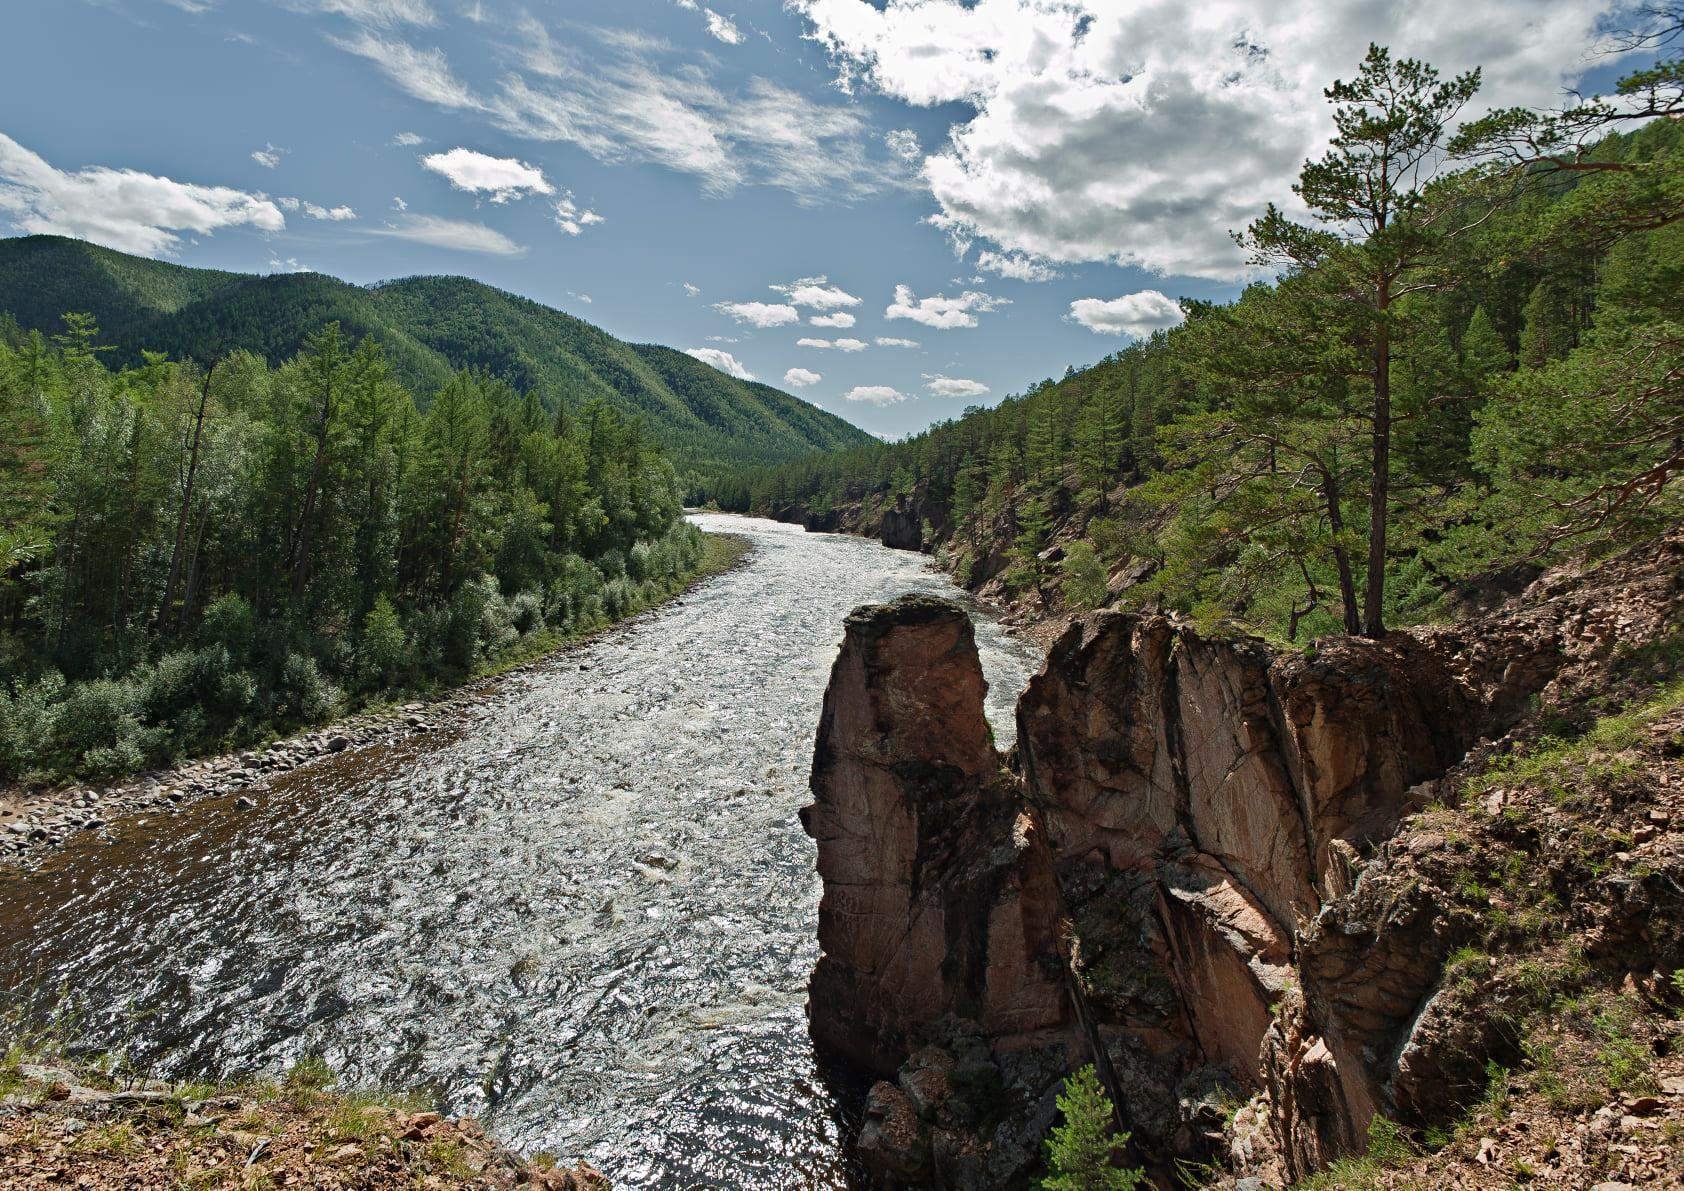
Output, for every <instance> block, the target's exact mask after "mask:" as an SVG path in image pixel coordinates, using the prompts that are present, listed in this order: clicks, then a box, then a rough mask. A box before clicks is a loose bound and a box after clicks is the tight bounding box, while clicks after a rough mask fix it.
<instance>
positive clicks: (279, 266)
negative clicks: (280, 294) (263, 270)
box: [269, 256, 311, 273]
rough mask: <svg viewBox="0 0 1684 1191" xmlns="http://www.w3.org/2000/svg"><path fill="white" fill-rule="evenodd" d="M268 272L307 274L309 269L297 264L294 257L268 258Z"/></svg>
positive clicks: (296, 259)
mask: <svg viewBox="0 0 1684 1191" xmlns="http://www.w3.org/2000/svg"><path fill="white" fill-rule="evenodd" d="M269 272H271V273H309V272H311V269H310V268H309V267H308V266H306V265H301V264H299V263H298V258H297V257H295V256H288V257H275V256H272V257H270V258H269Z"/></svg>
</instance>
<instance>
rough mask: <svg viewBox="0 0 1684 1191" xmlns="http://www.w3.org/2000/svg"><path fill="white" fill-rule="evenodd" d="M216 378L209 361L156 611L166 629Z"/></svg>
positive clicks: (171, 613)
mask: <svg viewBox="0 0 1684 1191" xmlns="http://www.w3.org/2000/svg"><path fill="white" fill-rule="evenodd" d="M214 375H216V363H215V361H212V363H211V366H210V368H209V369H208V370H207V371H206V372H205V383H204V386H203V387H202V388H201V389H200V390H199V409H198V412H197V413H196V414H195V415H194V417H193V442H192V445H191V447H190V448H189V450H188V455H187V478H186V479H185V481H183V483H182V488H181V509H180V511H178V512H177V513H176V518H175V545H174V546H172V547H171V548H170V574H169V578H168V579H167V580H165V582H164V606H163V607H162V608H161V609H160V610H159V616H158V619H159V620H160V621H162V622H163V623H164V624H165V625H168V624H170V623H171V622H172V621H173V620H174V618H175V599H176V594H177V591H178V589H179V588H180V586H181V564H182V552H183V550H184V548H185V547H186V545H187V521H188V518H189V516H190V512H191V510H192V507H193V483H194V481H195V480H196V479H197V478H198V475H199V443H200V441H201V439H202V437H203V435H204V429H205V406H206V405H207V403H208V402H209V401H210V387H211V377H212V376H214Z"/></svg>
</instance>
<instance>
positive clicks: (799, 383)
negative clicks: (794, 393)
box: [784, 368, 824, 389]
mask: <svg viewBox="0 0 1684 1191" xmlns="http://www.w3.org/2000/svg"><path fill="white" fill-rule="evenodd" d="M823 379H824V377H823V375H821V374H820V373H817V372H814V371H813V370H812V369H811V368H791V369H790V370H789V371H788V372H786V373H784V384H786V385H794V386H795V387H796V388H798V389H805V388H806V387H807V386H808V385H816V384H818V383H819V382H820V381H821V380H823Z"/></svg>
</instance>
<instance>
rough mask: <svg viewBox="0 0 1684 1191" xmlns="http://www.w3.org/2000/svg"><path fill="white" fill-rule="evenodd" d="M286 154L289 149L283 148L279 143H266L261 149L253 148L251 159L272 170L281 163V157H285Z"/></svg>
mask: <svg viewBox="0 0 1684 1191" xmlns="http://www.w3.org/2000/svg"><path fill="white" fill-rule="evenodd" d="M286 154H287V150H285V149H283V148H281V147H280V146H279V145H273V144H269V145H264V146H263V148H261V149H253V150H252V151H251V159H252V160H253V161H255V162H257V164H258V165H260V166H262V167H263V168H264V169H266V170H272V169H274V168H275V167H276V166H278V165H280V164H281V158H283V157H285V156H286Z"/></svg>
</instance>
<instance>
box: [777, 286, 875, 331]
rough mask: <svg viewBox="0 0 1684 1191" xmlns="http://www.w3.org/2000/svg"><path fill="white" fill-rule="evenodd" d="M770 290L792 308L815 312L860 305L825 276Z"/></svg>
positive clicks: (854, 298)
mask: <svg viewBox="0 0 1684 1191" xmlns="http://www.w3.org/2000/svg"><path fill="white" fill-rule="evenodd" d="M768 288H770V289H773V290H776V291H777V292H778V293H780V294H782V295H783V296H784V297H785V298H787V299H788V300H789V302H790V305H792V306H806V307H809V308H810V309H813V310H839V309H841V308H842V307H844V306H858V305H859V304H860V299H858V298H856V297H855V296H854V295H853V294H850V293H849V292H848V291H847V290H845V289H843V288H842V287H841V286H838V285H831V284H830V278H828V277H826V276H824V275H823V274H821V275H819V276H817V277H801V278H798V279H797V280H795V281H792V282H790V283H789V284H788V285H774V286H770V287H768ZM839 325H841V326H847V325H848V324H847V323H842V324H839Z"/></svg>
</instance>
